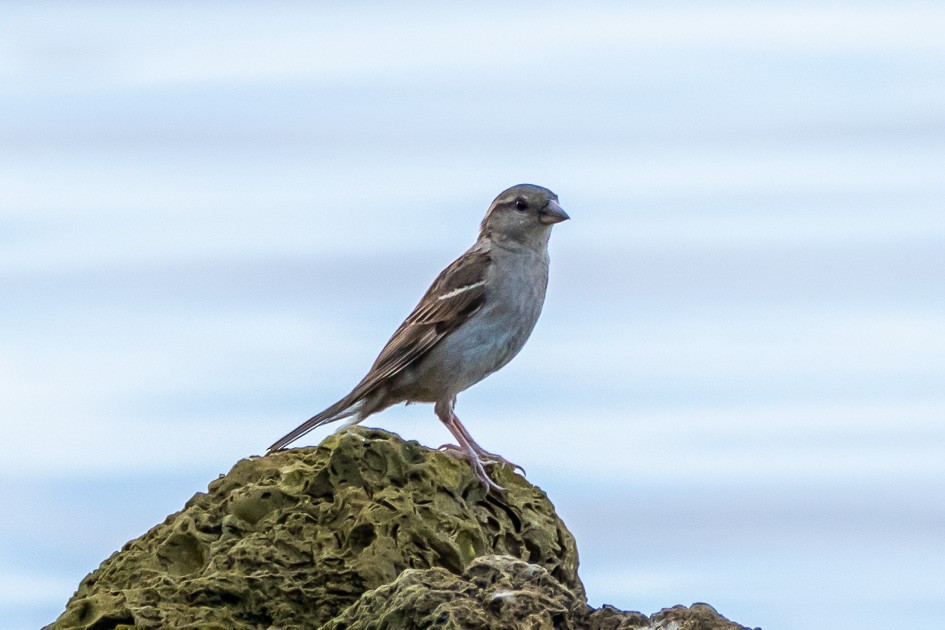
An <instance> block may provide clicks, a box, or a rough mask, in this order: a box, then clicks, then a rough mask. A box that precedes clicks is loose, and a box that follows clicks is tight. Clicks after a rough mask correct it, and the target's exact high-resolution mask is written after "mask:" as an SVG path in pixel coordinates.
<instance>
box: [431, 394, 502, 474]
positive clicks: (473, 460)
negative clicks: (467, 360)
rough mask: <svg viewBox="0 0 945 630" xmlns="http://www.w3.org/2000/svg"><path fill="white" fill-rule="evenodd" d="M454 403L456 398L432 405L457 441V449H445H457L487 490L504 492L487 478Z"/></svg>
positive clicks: (450, 449)
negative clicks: (454, 408)
mask: <svg viewBox="0 0 945 630" xmlns="http://www.w3.org/2000/svg"><path fill="white" fill-rule="evenodd" d="M454 404H456V398H451V399H450V400H448V401H440V402H438V403H436V405H435V406H434V407H433V409H434V411H435V412H436V415H437V417H438V418H439V419H440V422H442V423H443V424H445V425H446V428H447V429H449V430H450V433H452V434H453V437H454V438H456V441H457V442H459V448H458V449H457V448H455V447H452V448H448V449H446V450H448V451H458V452H456V454H457V455H459V456H460V457H463V458H464V459H466V460H468V461H469V465H470V466H472V469H473V472H474V473H475V474H476V477H478V478H479V481H481V482H482V483H483V485H485V486H486V488H487V489H488V490H489V491H492V492H500V493H501V492H505V488H503V487H502V486H500V485H499V484H497V483H496V482H494V481H492V479H490V478H489V475H488V474H486V469H485V468H484V467H483V465H482V464H483V462H482V459H481V458H480V455H479V453H478V451H477V450H476V448H474V447H473V445H472V444H471V443H470V440H469V439H468V438H467V434H466V431H465V429H463V428H462V425H461V424H459V419H458V418H457V417H456V414H455V413H453V405H454Z"/></svg>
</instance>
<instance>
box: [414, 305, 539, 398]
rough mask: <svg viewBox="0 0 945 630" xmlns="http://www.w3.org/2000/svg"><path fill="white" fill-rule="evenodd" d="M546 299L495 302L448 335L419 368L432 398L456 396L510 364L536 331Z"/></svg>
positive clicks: (419, 377)
mask: <svg viewBox="0 0 945 630" xmlns="http://www.w3.org/2000/svg"><path fill="white" fill-rule="evenodd" d="M543 297H544V296H540V297H539V299H526V300H521V299H516V300H510V301H505V300H501V301H497V302H494V303H493V305H492V306H491V307H489V306H487V307H486V308H484V309H483V310H482V311H480V312H479V313H476V315H474V316H473V317H472V318H471V319H470V320H469V321H467V322H466V323H464V324H463V325H462V326H460V327H459V328H457V329H456V330H454V331H453V332H452V333H451V334H449V335H447V336H446V338H444V339H443V340H442V341H441V342H440V343H439V344H437V345H436V347H434V348H433V349H432V350H431V351H430V354H429V355H428V356H427V357H425V358H424V360H423V361H421V362H420V363H419V365H417V366H416V369H417V377H418V378H417V381H419V382H423V383H427V384H429V386H428V387H426V388H425V389H428V390H429V391H428V392H425V394H427V396H428V397H429V399H430V400H440V399H442V398H444V397H449V396H455V395H456V394H458V393H459V392H462V391H464V390H466V389H468V388H469V387H471V386H473V385H475V384H476V383H478V382H479V381H481V380H482V379H484V378H485V377H487V376H488V375H490V374H492V373H493V372H495V371H496V370H498V369H500V368H502V367H503V366H505V365H506V364H507V363H508V362H509V361H511V360H512V359H513V358H514V357H515V355H517V354H518V353H519V351H520V350H521V349H522V347H523V346H524V345H525V342H526V341H527V340H528V337H529V335H530V334H531V332H532V330H533V329H534V327H535V323H536V322H537V321H538V315H539V314H540V312H541V303H542V299H541V298H543ZM510 305H515V306H514V307H512V308H510Z"/></svg>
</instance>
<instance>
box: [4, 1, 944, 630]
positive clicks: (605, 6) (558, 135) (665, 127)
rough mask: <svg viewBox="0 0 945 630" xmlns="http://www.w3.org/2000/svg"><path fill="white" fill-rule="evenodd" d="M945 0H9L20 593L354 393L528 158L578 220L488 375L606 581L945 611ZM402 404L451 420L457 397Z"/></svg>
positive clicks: (22, 619) (516, 433)
mask: <svg viewBox="0 0 945 630" xmlns="http://www.w3.org/2000/svg"><path fill="white" fill-rule="evenodd" d="M943 29H945V7H942V6H941V5H939V4H937V3H932V2H928V3H913V2H906V3H891V2H868V3H852V2H827V3H779V2H756V3H740V2H727V3H720V4H713V5H711V6H709V5H701V4H698V3H688V2H668V3H658V4H657V3H635V4H633V5H626V6H625V5H623V4H620V3H599V4H582V5H581V6H580V7H577V6H570V5H567V4H563V3H562V4H550V5H549V4H547V3H543V4H524V5H517V6H516V7H508V6H505V5H500V4H477V5H476V6H469V7H465V6H460V5H440V4H412V5H410V6H409V7H406V6H402V5H398V6H397V7H394V6H389V7H383V6H382V7H378V6H374V5H367V4H351V5H346V6H345V7H337V8H331V7H327V6H324V7H322V6H303V5H296V4H279V5H271V4H266V5H262V4H258V5H257V4H251V3H242V4H236V5H233V4H223V3H211V4H204V5H202V6H200V7H193V6H190V5H186V4H177V3H171V4H168V3H135V4H120V3H114V4H109V3H97V4H95V5H94V6H87V5H73V4H54V3H50V4H29V5H28V4H25V3H23V4H4V5H0V191H2V194H0V303H2V305H3V306H2V308H0V331H2V333H0V383H2V387H0V408H2V409H3V416H4V418H6V419H7V421H6V422H5V423H4V432H3V438H2V439H3V442H2V443H3V445H4V447H5V449H4V450H5V457H4V458H3V459H2V461H0V483H2V484H3V487H4V488H5V489H6V494H5V496H6V497H7V505H8V509H9V512H8V513H7V517H6V518H4V519H2V520H0V540H2V547H0V618H2V619H3V620H4V623H3V624H2V625H3V626H4V627H5V628H31V627H36V626H38V625H42V624H43V623H46V622H48V621H50V620H52V619H53V618H55V616H56V615H58V613H59V612H60V611H61V609H62V607H63V605H64V603H65V601H66V599H67V598H68V597H69V596H70V594H71V593H72V590H73V589H74V588H75V586H76V585H77V584H78V582H79V580H80V579H81V578H82V577H83V576H84V575H85V574H86V573H87V572H89V571H91V570H92V569H94V568H95V567H96V566H97V564H98V563H99V562H100V561H101V560H103V559H104V558H106V557H107V556H108V554H110V553H111V552H112V551H114V550H115V549H117V548H118V547H119V546H120V545H121V544H122V543H124V542H125V541H126V540H127V539H129V538H132V537H135V536H137V535H140V534H141V533H143V532H144V531H145V530H146V529H147V528H148V527H149V526H151V525H153V524H154V523H156V522H158V521H159V520H161V519H162V518H163V517H164V516H165V515H166V514H167V513H169V512H172V511H175V510H177V509H179V507H180V506H181V505H182V504H183V502H184V501H185V500H186V499H187V498H188V497H189V496H190V495H191V494H192V493H193V492H196V491H198V490H201V489H203V488H204V487H205V485H206V483H207V482H209V481H210V480H211V479H212V478H214V477H215V475H217V474H219V473H221V472H224V471H226V470H227V469H228V468H229V466H230V465H231V464H232V463H233V462H234V461H235V460H236V459H237V458H239V457H242V456H245V455H248V454H253V453H259V452H261V450H262V449H263V448H264V447H265V446H266V445H268V444H269V443H271V441H272V440H273V439H274V438H275V437H278V436H279V435H281V434H282V433H283V432H284V431H285V430H287V429H289V428H291V426H294V424H296V423H297V422H298V421H299V420H300V419H302V418H305V417H308V415H310V414H311V413H313V412H315V411H318V410H320V409H321V408H323V407H324V406H326V405H327V404H329V403H330V402H333V401H334V400H335V399H336V398H337V397H339V396H340V395H342V394H344V393H345V392H346V391H347V389H348V388H349V387H350V386H351V385H352V384H353V383H354V382H356V381H357V380H358V379H359V378H360V377H361V376H362V374H363V371H364V370H365V369H366V368H367V366H368V365H370V363H371V361H372V360H373V359H374V356H375V354H376V352H377V351H378V350H379V348H380V347H381V345H382V344H383V343H384V341H386V339H387V338H388V336H389V335H390V333H391V332H392V330H393V329H394V328H395V327H396V325H397V324H398V323H399V322H400V321H401V319H402V318H403V316H404V315H406V313H407V312H409V310H410V308H412V306H413V305H414V304H415V302H416V300H417V299H418V298H419V296H420V295H421V293H422V292H423V290H424V289H425V288H426V286H427V285H428V284H429V282H430V280H432V278H433V277H434V276H435V275H436V273H437V272H438V271H439V270H440V269H441V268H442V267H443V266H444V265H445V264H446V263H448V262H449V261H450V260H452V259H453V258H454V257H455V256H456V255H457V254H459V253H460V252H461V251H463V250H464V249H465V248H466V247H467V246H468V245H469V244H470V243H471V242H472V239H473V238H474V237H475V234H476V229H477V226H478V222H479V220H480V218H481V215H482V213H483V212H484V210H485V208H486V206H487V204H488V203H489V201H490V200H491V199H492V197H493V196H494V195H495V194H496V193H497V192H498V191H500V190H501V189H503V188H505V187H506V186H509V185H511V184H514V183H518V182H521V181H530V182H534V183H538V184H542V185H545V186H548V187H550V188H552V189H553V190H555V191H556V192H557V193H558V194H559V195H560V198H561V201H562V205H563V206H564V207H565V208H566V209H567V210H568V212H569V213H570V214H571V216H572V217H573V219H574V220H573V221H571V222H569V223H566V224H564V225H562V226H559V227H558V228H556V231H555V235H554V237H553V239H552V241H553V242H552V255H553V265H552V279H551V287H550V292H549V297H548V301H547V303H546V309H545V314H544V315H543V317H542V321H541V323H540V324H539V326H538V329H537V330H536V332H535V334H534V336H533V338H532V340H531V341H530V342H529V345H528V346H527V347H526V349H525V350H524V351H523V353H522V355H521V356H520V357H519V358H517V359H516V361H514V362H513V363H512V364H511V365H509V366H508V367H507V368H506V369H504V370H503V371H502V372H500V373H498V374H496V375H494V376H493V377H491V378H490V379H489V380H487V381H486V382H484V383H482V384H480V385H479V386H477V387H475V388H473V389H472V390H470V391H469V392H467V393H465V394H464V395H463V396H461V398H460V402H459V413H460V415H461V417H463V418H464V420H465V421H466V423H467V425H468V426H470V427H471V430H472V431H473V432H474V434H475V435H476V437H477V440H478V441H479V442H481V443H483V444H484V445H486V446H487V447H488V448H490V449H492V450H496V451H498V452H501V453H503V454H505V455H506V456H507V457H509V458H510V459H511V460H513V461H517V462H519V463H522V464H523V465H524V466H525V467H526V468H527V470H528V472H529V478H530V479H531V480H532V481H534V482H537V483H539V484H540V485H541V486H542V487H543V488H544V489H545V490H547V491H548V493H549V495H550V496H551V497H552V499H553V500H554V501H555V503H556V505H557V506H558V508H559V510H560V512H561V514H562V516H563V517H564V518H565V520H566V521H567V522H568V524H569V526H570V527H571V528H572V529H573V531H574V532H575V534H576V536H577V538H578V541H579V544H580V551H581V556H582V573H581V575H582V578H583V579H584V581H585V583H586V585H587V587H588V593H589V595H590V597H591V599H592V603H594V604H600V603H604V602H609V603H613V604H615V605H618V606H621V607H625V608H630V609H638V610H642V611H644V612H647V613H652V612H654V611H656V610H657V609H659V608H660V607H662V606H669V605H673V604H676V603H685V604H688V603H691V602H693V601H707V602H710V603H712V604H713V605H715V606H716V607H717V608H718V609H719V610H720V612H722V613H723V614H725V615H727V616H729V617H730V618H732V619H735V620H737V621H739V622H741V623H744V624H746V625H750V626H755V625H760V626H764V627H765V628H808V627H811V625H816V626H818V627H859V628H879V627H888V626H891V625H896V626H909V627H912V628H937V627H938V614H937V612H936V611H937V610H938V608H939V607H941V605H942V604H943V603H945V577H943V575H945V573H943V571H942V567H943V566H945V499H943V497H942V493H941V488H942V487H943V483H945V427H943V420H945V392H943V387H942V384H943V379H945V310H943V306H945V278H943V269H945V210H943V206H945V204H943V202H945V176H943V173H945V117H943V112H945V107H943V106H945V83H943V82H942V81H941V77H942V76H945V41H943V39H942V37H941V33H942V32H943ZM371 423H372V424H375V425H377V426H382V427H384V428H388V429H391V430H396V431H398V432H400V433H401V434H402V435H404V436H406V437H410V438H413V439H418V440H420V441H421V442H423V443H425V444H428V445H437V444H440V443H442V442H444V441H446V439H447V433H446V431H445V430H443V429H442V428H440V427H439V426H437V422H436V421H435V419H434V417H433V414H432V410H431V409H429V407H427V406H415V407H411V408H409V409H407V408H400V409H392V410H389V411H387V412H385V413H384V414H382V415H380V416H377V417H375V418H372V419H371ZM324 434H325V432H324V431H323V432H320V433H317V434H315V435H314V436H313V437H312V441H317V440H319V439H321V437H323V436H324Z"/></svg>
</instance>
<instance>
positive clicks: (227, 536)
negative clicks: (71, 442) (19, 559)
mask: <svg viewBox="0 0 945 630" xmlns="http://www.w3.org/2000/svg"><path fill="white" fill-rule="evenodd" d="M493 477H494V478H495V479H496V480H497V481H498V482H499V483H500V484H502V485H503V486H505V487H506V488H508V493H507V495H506V496H505V497H503V498H502V499H496V498H494V497H491V496H488V495H486V493H485V491H484V488H483V487H482V486H481V484H480V483H479V482H478V480H477V479H476V478H475V477H474V476H473V475H472V473H471V471H470V468H469V466H468V465H467V464H466V463H465V462H463V461H460V460H457V459H455V458H453V457H451V456H448V455H444V454H442V453H439V452H437V451H432V450H430V449H427V448H424V447H422V446H420V445H419V444H417V443H416V442H404V441H403V440H401V439H400V438H399V437H397V436H395V435H392V434H390V433H386V432H383V431H378V430H373V429H364V428H353V429H348V430H346V431H342V432H340V433H336V434H334V435H332V436H330V437H329V438H327V439H326V440H325V441H324V442H323V443H322V444H321V445H320V446H319V447H318V448H310V449H293V450H290V451H284V452H279V453H275V454H273V455H269V456H267V457H253V458H250V459H246V460H242V461H240V462H238V463H237V464H236V465H235V466H234V467H233V469H232V470H231V471H230V472H229V474H227V475H226V476H223V477H220V478H219V479H217V480H216V481H214V482H213V483H211V484H210V486H209V488H208V492H207V493H198V494H197V495H195V496H194V497H193V498H192V499H191V500H190V501H188V502H187V504H186V505H185V506H184V509H183V510H182V511H180V512H178V513H176V514H172V515H171V516H169V517H168V518H167V519H166V520H165V521H164V523H162V524H160V525H158V526H156V527H154V528H153V529H151V530H150V531H149V532H147V533H146V534H145V535H144V536H142V537H140V538H138V539H136V540H133V541H131V542H129V543H127V544H126V545H125V546H124V547H123V548H122V549H121V551H119V552H117V553H115V554H113V555H112V556H111V557H110V558H108V559H107V560H106V561H105V562H103V563H102V565H101V566H100V567H99V568H98V569H97V570H96V571H94V572H93V573H92V574H90V575H89V576H87V577H86V578H85V579H84V580H83V581H82V583H81V584H80V585H79V589H78V591H77V592H76V593H75V595H74V596H73V597H72V599H70V600H69V602H68V604H67V606H66V611H65V612H64V613H63V614H62V616H60V617H59V619H58V620H56V621H55V622H54V623H53V624H51V625H50V626H48V627H49V628H57V629H58V628H61V629H72V628H76V629H78V628H83V629H90V630H109V629H112V628H121V627H134V628H171V627H173V628H219V629H221V630H222V629H231V628H233V629H246V630H249V629H253V630H257V629H258V630H262V629H266V628H322V627H324V628H325V629H326V630H328V629H331V630H354V629H355V628H358V629H360V628H364V629H368V628H378V629H380V628H496V629H498V628H588V629H591V628H594V629H600V630H605V629H607V630H618V629H631V628H633V629H636V628H654V629H656V628H666V629H667V630H669V629H670V628H672V629H673V630H677V629H678V630H688V629H690V628H691V629H693V630H696V629H699V630H715V629H717V628H718V629H726V630H728V629H736V628H741V626H738V625H737V624H734V623H731V622H729V621H727V620H725V619H724V618H723V617H720V616H719V615H718V614H717V613H716V612H715V611H714V610H712V609H711V607H709V606H706V605H704V604H700V605H694V606H693V607H692V608H682V607H677V608H671V609H667V610H664V611H662V612H660V613H657V614H656V615H654V616H653V617H652V618H648V617H646V616H645V615H641V614H640V613H626V612H622V611H618V610H616V609H614V608H611V607H604V608H601V609H599V610H591V609H590V608H588V607H587V603H586V598H585V595H584V588H583V586H582V584H581V581H580V579H579V578H578V575H577V566H578V559H577V551H576V548H575V544H574V539H573V537H572V536H571V534H570V533H569V532H568V530H567V529H566V528H565V526H564V523H562V522H561V520H560V519H559V518H558V516H557V515H556V514H555V512H554V507H553V506H552V505H551V503H550V501H548V498H547V497H546V496H545V494H544V493H543V492H542V491H541V490H539V489H538V488H536V487H534V486H532V485H530V484H528V483H527V482H526V481H525V480H524V479H523V478H522V477H519V476H517V475H515V474H513V472H512V471H510V470H509V469H508V468H505V467H497V468H496V469H495V470H494V471H493Z"/></svg>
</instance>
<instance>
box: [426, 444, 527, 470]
mask: <svg viewBox="0 0 945 630" xmlns="http://www.w3.org/2000/svg"><path fill="white" fill-rule="evenodd" d="M437 450H438V451H441V452H443V453H449V454H450V455H455V456H456V457H462V458H463V459H469V458H470V456H469V455H468V454H467V453H466V451H464V450H463V449H462V448H460V447H458V446H456V445H455V444H444V445H443V446H441V447H440V448H438V449H437ZM477 454H478V456H479V457H478V459H479V463H481V464H482V465H483V467H485V468H491V467H492V466H496V465H499V464H504V465H505V466H508V467H509V468H511V469H512V470H519V471H521V473H522V475H523V476H524V475H525V469H524V468H522V467H521V466H519V465H518V464H516V463H515V462H510V461H509V460H507V459H505V458H504V457H502V456H501V455H497V454H495V453H490V452H489V451H478V452H477Z"/></svg>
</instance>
